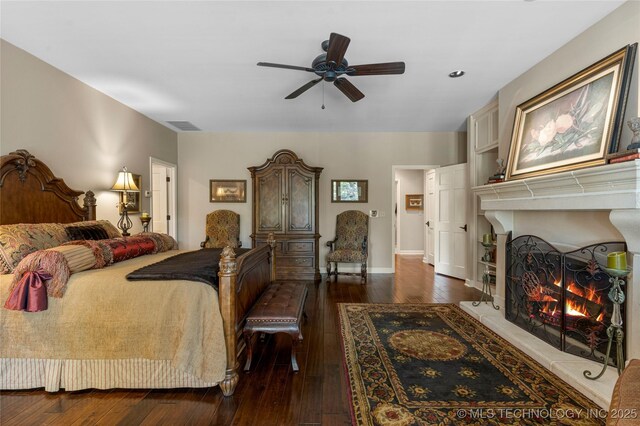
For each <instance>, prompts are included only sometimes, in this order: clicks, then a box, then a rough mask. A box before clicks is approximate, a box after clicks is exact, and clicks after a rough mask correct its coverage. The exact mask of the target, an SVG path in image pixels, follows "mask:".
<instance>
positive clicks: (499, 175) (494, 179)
mask: <svg viewBox="0 0 640 426" xmlns="http://www.w3.org/2000/svg"><path fill="white" fill-rule="evenodd" d="M498 182H504V173H496V174H495V175H493V176H489V179H487V184H489V183H498Z"/></svg>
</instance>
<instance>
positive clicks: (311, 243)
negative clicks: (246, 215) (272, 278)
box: [249, 149, 322, 281]
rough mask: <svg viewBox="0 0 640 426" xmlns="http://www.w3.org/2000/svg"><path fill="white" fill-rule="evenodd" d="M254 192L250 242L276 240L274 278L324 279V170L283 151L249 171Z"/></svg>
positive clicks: (257, 243)
mask: <svg viewBox="0 0 640 426" xmlns="http://www.w3.org/2000/svg"><path fill="white" fill-rule="evenodd" d="M249 171H250V172H251V182H252V185H251V186H252V191H253V214H252V233H251V243H252V245H253V247H259V246H261V245H264V244H266V243H267V236H268V234H269V233H271V232H273V233H274V234H275V238H276V278H277V279H279V280H316V281H319V280H320V268H319V265H318V242H319V239H320V235H319V234H318V229H319V228H318V183H319V180H320V173H321V172H322V167H310V166H308V165H306V164H305V163H304V161H303V160H302V159H300V158H298V156H297V155H296V154H295V153H294V152H293V151H290V150H288V149H281V150H280V151H278V152H276V153H275V154H274V155H273V157H271V158H269V159H268V160H267V161H266V162H265V163H264V164H263V165H261V166H255V167H249Z"/></svg>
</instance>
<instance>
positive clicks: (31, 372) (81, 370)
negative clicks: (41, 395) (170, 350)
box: [0, 358, 217, 392]
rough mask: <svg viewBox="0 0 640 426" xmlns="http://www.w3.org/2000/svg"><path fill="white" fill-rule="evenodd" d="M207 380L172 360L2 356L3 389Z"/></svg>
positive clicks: (193, 384)
mask: <svg viewBox="0 0 640 426" xmlns="http://www.w3.org/2000/svg"><path fill="white" fill-rule="evenodd" d="M216 385H217V383H206V382H203V381H202V380H200V379H199V378H197V377H195V376H193V375H191V374H189V373H185V372H183V371H180V370H177V369H176V368H174V367H172V366H171V361H169V360H151V359H142V358H134V359H107V360H105V359H95V360H94V359H87V360H73V359H66V360H61V359H34V358H29V359H24V358H2V359H0V389H3V390H11V389H34V388H42V387H43V388H44V389H45V390H46V391H47V392H57V391H59V390H60V389H64V390H66V391H77V390H82V389H113V388H122V389H162V388H164V389H166V388H205V387H212V386H216Z"/></svg>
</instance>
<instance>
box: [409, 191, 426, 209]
mask: <svg viewBox="0 0 640 426" xmlns="http://www.w3.org/2000/svg"><path fill="white" fill-rule="evenodd" d="M423 200H424V194H407V195H405V196H404V208H405V210H422V209H424V203H423Z"/></svg>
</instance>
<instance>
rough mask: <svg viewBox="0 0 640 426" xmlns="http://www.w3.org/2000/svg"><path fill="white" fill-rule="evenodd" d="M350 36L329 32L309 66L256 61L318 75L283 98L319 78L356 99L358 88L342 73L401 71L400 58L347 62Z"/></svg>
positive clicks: (299, 92)
mask: <svg viewBox="0 0 640 426" xmlns="http://www.w3.org/2000/svg"><path fill="white" fill-rule="evenodd" d="M350 41H351V39H350V38H349V37H345V36H343V35H340V34H337V33H331V36H330V37H329V40H325V41H323V42H322V50H324V51H325V52H327V53H323V54H321V55H319V56H318V57H316V58H315V59H314V60H313V62H312V63H311V68H307V67H298V66H295V65H283V64H273V63H271V62H258V66H260V67H273V68H285V69H290V70H299V71H306V72H312V73H314V74H316V75H317V76H319V77H320V78H317V79H315V80H311V81H310V82H308V83H307V84H305V85H303V86H302V87H300V88H299V89H297V90H295V91H294V92H292V93H291V94H290V95H289V96H287V97H286V98H285V99H294V98H297V97H298V96H300V95H301V94H303V93H304V92H306V91H307V90H309V89H311V88H312V87H313V86H315V85H316V84H318V83H320V82H321V81H322V80H324V81H328V82H333V85H334V86H336V87H337V88H338V89H339V90H340V91H341V92H342V93H344V94H345V96H346V97H347V98H349V99H351V101H352V102H357V101H359V100H360V99H362V98H364V94H363V93H362V92H361V91H360V90H358V88H357V87H356V86H354V85H353V84H352V83H351V82H350V81H349V80H347V79H346V78H345V77H344V76H350V77H357V76H361V75H385V74H403V73H404V62H386V63H381V64H367V65H349V63H348V62H347V59H346V58H345V57H344V54H345V52H346V51H347V47H349V42H350Z"/></svg>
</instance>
